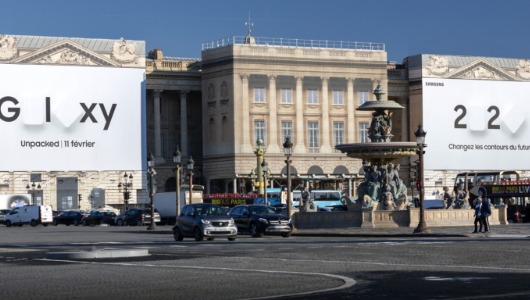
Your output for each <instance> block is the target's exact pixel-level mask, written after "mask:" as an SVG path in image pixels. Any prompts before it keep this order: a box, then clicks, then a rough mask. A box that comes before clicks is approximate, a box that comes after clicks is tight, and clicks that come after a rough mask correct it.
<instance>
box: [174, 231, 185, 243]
mask: <svg viewBox="0 0 530 300" xmlns="http://www.w3.org/2000/svg"><path fill="white" fill-rule="evenodd" d="M173 237H174V238H175V241H177V242H180V241H182V240H183V239H184V236H183V235H182V232H180V229H178V228H174V229H173Z"/></svg>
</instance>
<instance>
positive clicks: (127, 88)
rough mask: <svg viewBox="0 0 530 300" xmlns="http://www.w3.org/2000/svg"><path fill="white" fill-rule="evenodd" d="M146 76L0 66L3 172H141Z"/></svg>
mask: <svg viewBox="0 0 530 300" xmlns="http://www.w3.org/2000/svg"><path fill="white" fill-rule="evenodd" d="M144 84H145V70H144V69H134V68H107V67H90V66H50V65H21V64H18V65H16V64H0V132H1V133H2V138H1V141H2V146H1V147H0V156H1V157H2V160H0V170H2V171H27V170H31V171H54V170H55V171H71V170H95V171H104V170H141V169H142V163H143V161H144V159H143V157H142V150H143V149H142V127H143V124H142V122H144V118H142V105H143V102H144V99H143V98H144V97H145V96H144V95H145V93H144V92H143V91H144Z"/></svg>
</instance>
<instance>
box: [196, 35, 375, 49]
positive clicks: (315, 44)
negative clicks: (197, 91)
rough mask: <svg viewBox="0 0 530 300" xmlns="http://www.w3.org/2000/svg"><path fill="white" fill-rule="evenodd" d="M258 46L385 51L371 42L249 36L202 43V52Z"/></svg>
mask: <svg viewBox="0 0 530 300" xmlns="http://www.w3.org/2000/svg"><path fill="white" fill-rule="evenodd" d="M244 44H250V45H258V46H277V47H293V48H317V49H342V50H369V51H385V44H384V43H372V42H348V41H328V40H304V39H286V38H267V37H250V36H233V37H228V38H224V39H219V40H215V41H211V42H205V43H202V50H203V51H204V50H209V49H215V48H222V47H227V46H231V45H244Z"/></svg>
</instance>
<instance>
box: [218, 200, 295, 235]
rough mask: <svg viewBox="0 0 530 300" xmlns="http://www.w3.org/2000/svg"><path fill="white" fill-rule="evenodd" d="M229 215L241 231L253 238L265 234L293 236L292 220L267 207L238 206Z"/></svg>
mask: <svg viewBox="0 0 530 300" xmlns="http://www.w3.org/2000/svg"><path fill="white" fill-rule="evenodd" d="M228 215H229V216H230V217H232V218H234V221H235V222H236V226H237V229H238V230H239V231H248V232H250V235H251V236H252V237H261V236H263V234H281V235H282V236H283V237H289V236H291V232H292V230H293V227H292V224H291V219H290V218H289V217H288V216H286V215H283V214H278V213H277V211H276V209H275V208H274V207H271V206H266V205H237V206H234V207H233V208H232V209H231V210H230V211H229V212H228Z"/></svg>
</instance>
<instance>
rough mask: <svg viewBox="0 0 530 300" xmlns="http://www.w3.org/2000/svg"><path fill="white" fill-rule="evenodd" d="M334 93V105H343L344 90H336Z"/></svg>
mask: <svg viewBox="0 0 530 300" xmlns="http://www.w3.org/2000/svg"><path fill="white" fill-rule="evenodd" d="M332 95H333V105H343V104H344V92H343V91H342V90H334V91H333V92H332Z"/></svg>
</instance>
